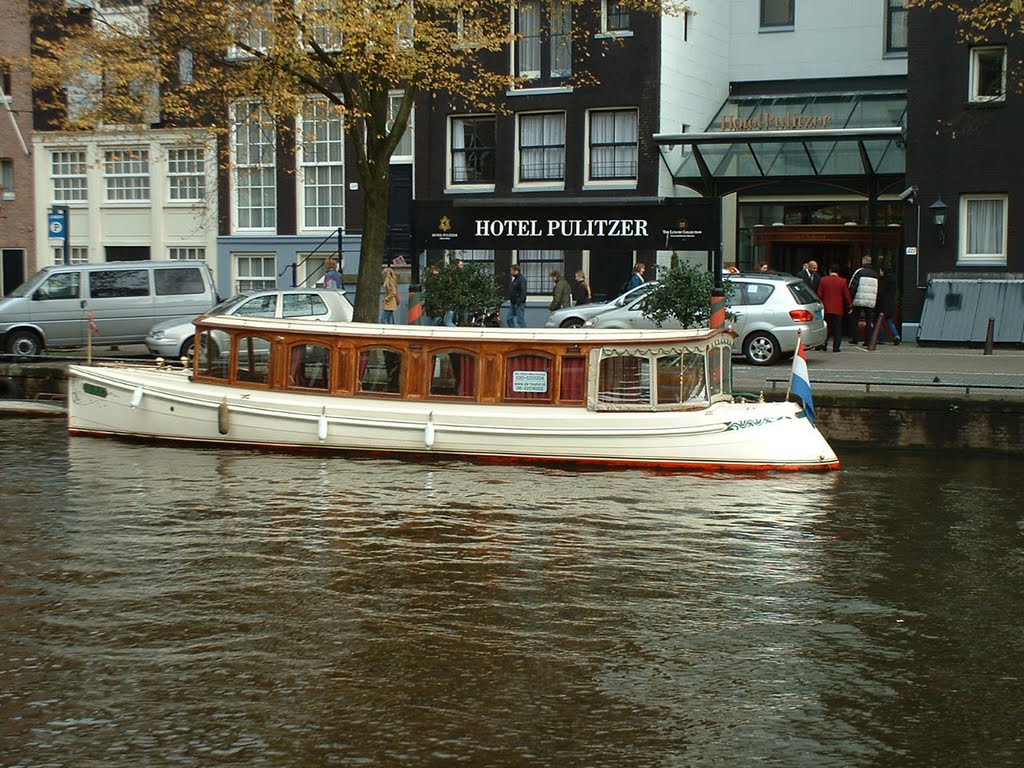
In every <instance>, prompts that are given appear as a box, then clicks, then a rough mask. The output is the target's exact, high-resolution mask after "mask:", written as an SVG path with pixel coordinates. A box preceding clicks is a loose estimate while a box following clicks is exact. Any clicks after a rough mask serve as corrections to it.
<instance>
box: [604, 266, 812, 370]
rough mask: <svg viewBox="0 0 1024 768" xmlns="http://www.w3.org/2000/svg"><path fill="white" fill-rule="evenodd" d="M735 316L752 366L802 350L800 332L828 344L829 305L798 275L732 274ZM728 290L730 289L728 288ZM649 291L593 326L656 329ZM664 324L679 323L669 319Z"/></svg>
mask: <svg viewBox="0 0 1024 768" xmlns="http://www.w3.org/2000/svg"><path fill="white" fill-rule="evenodd" d="M725 282H726V284H728V285H731V286H732V295H731V297H730V298H729V306H728V310H729V315H730V320H731V322H732V325H733V328H734V330H735V331H736V334H737V336H736V339H735V340H734V341H733V344H732V346H733V352H734V353H737V354H742V355H743V356H744V357H745V358H746V359H747V361H748V362H749V363H750V364H751V365H771V364H772V363H775V362H776V361H778V360H779V358H780V357H782V356H783V355H792V354H793V353H794V352H795V351H796V339H797V333H798V332H799V334H800V338H801V339H803V343H804V346H805V347H810V348H812V349H813V348H814V347H817V346H819V345H821V344H824V343H825V337H826V335H827V333H828V331H827V328H826V326H825V309H824V307H823V306H822V305H821V302H820V301H819V300H818V297H817V296H815V295H814V292H813V291H812V290H811V289H810V288H808V287H807V285H805V284H804V282H803V281H802V280H801V279H800V278H798V277H793V276H792V275H782V274H772V273H764V274H762V273H758V274H731V275H729V276H728V277H727V278H726V279H725ZM727 293H728V291H727ZM645 298H646V297H645V296H642V297H640V298H639V299H637V300H635V301H632V302H630V303H629V304H627V305H625V306H622V307H619V308H618V309H613V310H610V311H608V312H604V313H602V314H600V315H596V316H595V317H592V318H590V319H589V320H587V322H586V323H585V325H586V326H587V327H593V328H656V327H657V326H656V325H655V323H654V321H653V320H651V318H649V317H647V315H645V314H644V300H645ZM663 326H664V327H679V326H678V323H676V322H674V321H669V322H667V323H664V324H663Z"/></svg>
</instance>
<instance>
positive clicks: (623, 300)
mask: <svg viewBox="0 0 1024 768" xmlns="http://www.w3.org/2000/svg"><path fill="white" fill-rule="evenodd" d="M657 285H658V283H657V282H650V283H641V284H640V285H638V286H637V287H636V288H631V289H630V290H628V291H626V292H625V293H623V294H621V295H620V296H617V297H616V298H614V299H612V300H611V301H605V302H595V303H591V304H574V305H573V306H571V307H566V308H565V309H556V310H555V311H554V312H552V313H551V314H550V315H549V316H548V321H547V322H546V323H544V325H545V327H547V328H579V327H581V326H582V325H583V324H584V323H585V322H586V321H587V320H589V319H590V318H591V317H594V315H600V314H602V313H604V312H607V311H608V310H610V309H618V308H619V307H624V306H626V305H627V304H630V303H632V302H633V301H634V300H636V299H638V298H640V297H641V296H646V295H647V293H648V292H649V291H652V290H654V288H655V287H657Z"/></svg>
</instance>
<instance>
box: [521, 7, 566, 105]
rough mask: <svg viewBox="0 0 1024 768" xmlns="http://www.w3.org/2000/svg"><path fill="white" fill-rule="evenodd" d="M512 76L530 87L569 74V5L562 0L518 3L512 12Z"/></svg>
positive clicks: (562, 77)
mask: <svg viewBox="0 0 1024 768" xmlns="http://www.w3.org/2000/svg"><path fill="white" fill-rule="evenodd" d="M515 34H516V45H515V54H516V55H515V68H514V73H515V75H516V77H521V78H523V79H524V80H530V81H532V82H531V85H537V84H544V83H546V82H550V81H553V80H561V79H564V78H566V77H569V75H571V74H572V6H571V4H570V3H569V2H563V0H549V2H542V0H521V2H520V3H519V5H518V6H517V7H516V10H515Z"/></svg>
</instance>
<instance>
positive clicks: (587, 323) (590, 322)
mask: <svg viewBox="0 0 1024 768" xmlns="http://www.w3.org/2000/svg"><path fill="white" fill-rule="evenodd" d="M595 325H597V318H596V317H588V318H587V319H586V320H584V321H583V326H584V327H585V328H593V327H594V326H595Z"/></svg>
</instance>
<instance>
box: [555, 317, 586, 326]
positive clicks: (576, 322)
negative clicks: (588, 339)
mask: <svg viewBox="0 0 1024 768" xmlns="http://www.w3.org/2000/svg"><path fill="white" fill-rule="evenodd" d="M558 327H559V328H582V327H583V321H582V320H580V319H579V318H578V317H570V318H567V319H565V320H563V321H562V324H561V325H560V326H558Z"/></svg>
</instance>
